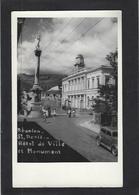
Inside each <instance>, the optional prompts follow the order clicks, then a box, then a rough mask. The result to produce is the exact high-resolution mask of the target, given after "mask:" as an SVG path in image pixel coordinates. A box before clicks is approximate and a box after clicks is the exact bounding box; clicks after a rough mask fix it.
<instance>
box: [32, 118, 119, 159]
mask: <svg viewBox="0 0 139 195" xmlns="http://www.w3.org/2000/svg"><path fill="white" fill-rule="evenodd" d="M89 117H90V116H85V115H81V116H78V117H76V118H68V117H67V116H64V115H63V116H57V117H55V118H54V117H53V118H49V119H47V122H45V121H43V119H36V120H35V121H36V122H37V123H38V124H39V125H40V126H41V127H42V128H44V129H46V130H47V132H49V133H50V134H51V135H52V136H54V137H55V138H56V139H61V140H63V141H64V142H65V143H66V144H67V145H69V146H70V147H71V148H73V149H74V150H76V151H77V152H78V153H80V154H81V155H83V156H84V157H85V158H87V159H88V160H89V161H91V162H115V161H117V157H114V156H113V155H112V154H111V153H110V152H109V151H107V150H106V149H105V148H102V147H98V146H97V145H96V140H95V137H96V134H95V133H94V132H93V131H91V130H89V129H86V128H84V127H81V126H79V125H78V124H79V122H80V121H85V120H87V119H89Z"/></svg>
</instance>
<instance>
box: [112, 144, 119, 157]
mask: <svg viewBox="0 0 139 195" xmlns="http://www.w3.org/2000/svg"><path fill="white" fill-rule="evenodd" d="M111 153H112V154H113V155H114V156H117V154H118V151H117V148H115V147H114V146H113V147H112V148H111Z"/></svg>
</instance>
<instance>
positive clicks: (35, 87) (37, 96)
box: [31, 36, 42, 102]
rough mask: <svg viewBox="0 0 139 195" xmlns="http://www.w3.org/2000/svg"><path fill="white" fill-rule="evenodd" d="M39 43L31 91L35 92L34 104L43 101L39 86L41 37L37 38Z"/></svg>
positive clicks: (36, 50)
mask: <svg viewBox="0 0 139 195" xmlns="http://www.w3.org/2000/svg"><path fill="white" fill-rule="evenodd" d="M37 40H38V43H37V46H36V49H35V51H34V53H35V56H36V57H37V66H36V67H35V75H34V85H33V87H32V89H31V91H33V92H34V102H40V101H41V91H42V88H41V87H40V86H39V76H40V56H41V52H42V51H41V49H40V36H38V37H37Z"/></svg>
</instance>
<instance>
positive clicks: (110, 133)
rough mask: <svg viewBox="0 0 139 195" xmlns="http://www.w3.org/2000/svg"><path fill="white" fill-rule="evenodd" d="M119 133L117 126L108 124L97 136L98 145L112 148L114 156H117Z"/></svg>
mask: <svg viewBox="0 0 139 195" xmlns="http://www.w3.org/2000/svg"><path fill="white" fill-rule="evenodd" d="M117 135H118V132H117V129H116V128H114V127H107V126H104V127H101V129H100V133H99V134H98V135H97V137H96V141H97V145H98V146H100V145H103V146H104V147H106V148H107V149H108V150H110V151H111V153H112V154H113V155H114V156H117V155H118V148H117Z"/></svg>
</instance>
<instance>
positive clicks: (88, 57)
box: [17, 17, 117, 74]
mask: <svg viewBox="0 0 139 195" xmlns="http://www.w3.org/2000/svg"><path fill="white" fill-rule="evenodd" d="M38 34H40V37H41V41H40V47H41V50H42V54H41V60H40V72H41V74H45V73H50V72H55V73H62V74H63V73H64V74H69V73H70V72H71V71H72V69H73V67H74V64H75V58H76V56H77V55H78V54H82V55H83V56H84V61H85V66H86V67H87V68H97V67H99V66H100V65H108V64H109V63H108V61H107V60H106V59H105V57H106V55H107V54H109V53H110V52H114V51H115V50H116V48H117V20H116V18H101V17H100V18H83V17H82V18H69V17H68V18H26V19H25V21H24V25H23V28H22V32H21V34H20V39H19V42H18V55H17V57H18V58H17V59H18V73H26V74H33V73H34V69H35V67H36V64H37V59H36V56H35V55H34V50H35V48H36V44H37V40H36V37H37V35H38Z"/></svg>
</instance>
